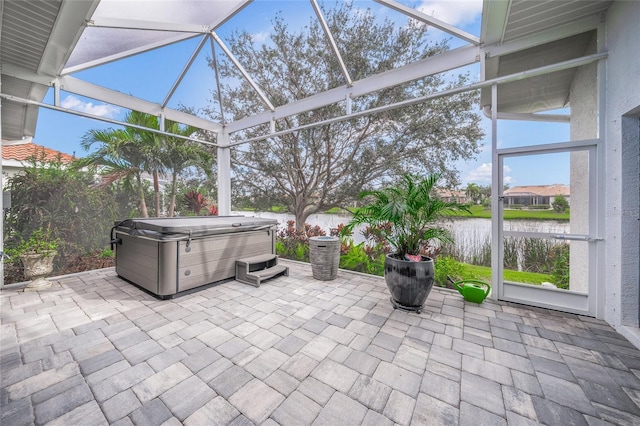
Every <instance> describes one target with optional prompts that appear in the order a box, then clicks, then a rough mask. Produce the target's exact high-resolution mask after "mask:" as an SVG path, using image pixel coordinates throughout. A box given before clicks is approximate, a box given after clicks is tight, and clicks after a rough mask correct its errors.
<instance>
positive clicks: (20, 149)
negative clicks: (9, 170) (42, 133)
mask: <svg viewBox="0 0 640 426" xmlns="http://www.w3.org/2000/svg"><path fill="white" fill-rule="evenodd" d="M34 157H35V158H36V159H37V160H44V161H45V162H50V161H56V160H58V159H59V160H60V161H61V162H62V163H65V164H67V163H70V162H72V161H73V160H75V157H74V156H73V155H69V154H65V153H64V152H60V151H56V150H55V149H51V148H47V147H44V146H42V145H36V144H35V143H33V142H29V143H25V144H17V145H3V146H2V159H3V160H17V161H25V160H28V159H30V158H34Z"/></svg>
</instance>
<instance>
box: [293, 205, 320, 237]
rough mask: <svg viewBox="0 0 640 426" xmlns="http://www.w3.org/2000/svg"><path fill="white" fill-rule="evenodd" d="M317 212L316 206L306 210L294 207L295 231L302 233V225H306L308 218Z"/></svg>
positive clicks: (305, 208) (301, 207)
mask: <svg viewBox="0 0 640 426" xmlns="http://www.w3.org/2000/svg"><path fill="white" fill-rule="evenodd" d="M317 212H318V208H317V207H316V206H313V207H311V208H307V207H303V206H299V207H296V210H295V213H294V215H295V220H296V231H304V224H305V223H306V221H307V219H308V218H309V216H311V215H312V214H313V213H317Z"/></svg>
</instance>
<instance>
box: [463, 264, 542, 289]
mask: <svg viewBox="0 0 640 426" xmlns="http://www.w3.org/2000/svg"><path fill="white" fill-rule="evenodd" d="M462 265H463V266H464V270H465V272H467V273H469V275H473V276H475V277H477V279H479V280H484V281H489V282H491V268H489V267H487V266H477V265H470V264H468V263H463V264H462ZM504 280H505V281H511V282H516V283H527V284H537V285H540V284H541V283H542V282H545V281H546V282H553V281H552V278H551V275H549V274H540V273H537V272H521V271H513V270H510V269H505V270H504Z"/></svg>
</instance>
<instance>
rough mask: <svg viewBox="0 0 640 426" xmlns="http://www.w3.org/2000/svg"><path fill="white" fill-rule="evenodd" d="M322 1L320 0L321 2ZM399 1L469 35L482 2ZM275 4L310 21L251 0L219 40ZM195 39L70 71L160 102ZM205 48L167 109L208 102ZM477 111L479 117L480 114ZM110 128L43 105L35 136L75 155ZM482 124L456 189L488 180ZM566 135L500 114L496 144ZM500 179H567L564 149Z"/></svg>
mask: <svg viewBox="0 0 640 426" xmlns="http://www.w3.org/2000/svg"><path fill="white" fill-rule="evenodd" d="M125 1H126V0H120V2H115V3H114V4H115V5H116V6H118V7H122V5H123V4H125ZM320 3H321V4H322V2H320ZM401 3H404V4H407V5H410V6H412V7H415V8H416V9H418V10H420V11H422V12H424V13H426V14H429V15H433V16H435V17H436V18H438V19H440V20H442V21H445V22H447V23H449V24H451V25H454V26H456V27H458V28H461V29H463V30H465V31H467V32H469V33H472V34H474V35H477V36H479V35H480V22H481V20H480V18H481V9H482V0H448V1H426V0H425V1H422V0H417V1H415V0H403V1H401ZM328 4H332V3H328ZM356 6H362V7H371V8H372V10H373V11H374V13H377V14H380V16H381V17H389V18H390V19H396V18H398V17H400V15H399V14H398V13H397V12H395V11H392V10H390V9H388V8H386V7H384V6H381V5H379V4H377V3H372V2H361V1H356ZM276 10H279V11H281V13H282V14H283V16H284V17H285V18H286V19H287V20H288V22H289V25H290V26H292V25H295V23H299V24H300V25H304V24H305V23H306V22H308V19H309V16H310V14H312V13H313V12H312V9H311V6H310V3H309V2H308V1H306V0H288V1H286V0H285V1H276V0H256V1H254V3H252V4H250V5H249V6H247V8H246V9H244V10H243V11H241V12H240V13H238V14H237V15H236V16H234V17H233V18H231V20H230V21H229V22H227V23H225V24H224V25H223V27H222V28H221V29H220V30H219V31H217V33H218V35H219V36H220V37H221V38H222V39H223V40H224V39H225V38H226V37H227V36H228V35H229V32H230V31H232V30H234V29H236V28H240V29H243V28H248V29H249V30H250V31H251V32H252V33H253V35H254V41H255V42H260V41H262V40H264V39H266V36H267V34H268V33H269V31H270V28H271V20H272V18H273V15H274V11H276ZM433 34H434V37H435V38H436V39H437V38H440V37H449V36H448V35H446V34H444V33H442V32H439V31H437V30H434V31H433ZM196 44H197V40H188V41H186V42H182V43H177V44H174V45H171V46H168V47H165V48H162V49H158V50H155V51H152V52H147V53H144V54H141V55H136V56H132V57H129V58H126V59H124V60H120V61H116V62H112V63H109V64H106V65H102V66H98V67H95V68H91V69H89V70H85V71H81V72H78V73H76V74H74V76H75V77H78V78H80V79H83V80H87V81H90V82H94V83H99V84H102V85H104V86H106V87H109V88H113V89H116V90H119V91H121V92H124V93H128V94H133V95H136V96H139V97H142V98H144V99H148V100H150V101H155V102H161V101H162V100H163V99H164V97H165V96H166V94H167V92H168V91H169V89H170V88H171V86H172V85H173V83H174V81H175V79H176V78H177V76H178V75H179V73H180V71H181V70H182V68H183V66H184V64H185V63H186V61H187V60H188V58H189V57H190V55H191V54H192V52H193V51H194V49H195V47H196ZM462 44H464V43H463V42H461V41H459V40H457V39H451V45H452V46H453V47H455V46H456V45H462ZM210 52H211V51H210V49H209V48H208V44H207V47H205V49H203V51H201V52H200V55H199V56H198V57H197V59H196V60H195V62H194V64H193V65H192V67H191V68H190V70H189V72H188V74H187V76H186V77H185V79H184V80H183V82H182V83H181V85H180V86H179V88H178V90H177V91H176V93H175V94H174V96H173V97H172V98H171V101H170V102H169V104H168V105H169V107H172V108H177V107H179V106H180V105H186V106H192V107H196V108H200V107H204V106H206V105H207V104H208V101H209V100H210V99H211V98H212V96H211V91H212V90H213V88H214V87H215V77H214V75H213V73H212V71H211V70H210V68H209V67H208V65H207V59H206V58H207V56H210ZM217 52H218V54H220V49H217ZM469 71H470V72H471V74H472V77H474V78H476V79H477V78H479V72H480V68H479V65H475V66H472V67H470V68H469ZM474 74H475V75H474ZM43 102H45V103H49V104H52V103H53V93H52V91H50V92H49V93H48V94H47V96H46V97H45V99H44V101H43ZM61 106H63V107H65V108H70V109H74V110H77V111H82V112H87V113H91V114H96V115H99V116H102V117H107V118H111V119H115V120H122V119H123V117H124V114H126V112H127V110H125V109H123V108H120V107H117V106H114V105H107V104H104V103H101V102H99V101H95V100H91V99H87V98H81V97H79V96H77V95H73V94H70V93H66V92H62V96H61ZM480 114H481V115H482V113H481V112H480ZM109 127H114V125H112V124H109V123H105V122H102V121H97V120H92V119H88V118H83V117H79V116H75V115H71V114H65V113H61V112H57V111H52V110H49V109H45V108H41V109H40V113H39V117H38V123H37V128H36V136H35V138H34V142H35V143H37V144H40V145H44V146H46V147H49V148H53V149H56V150H59V151H62V152H65V153H68V154H75V155H76V156H79V157H80V156H84V155H86V153H87V152H86V151H85V150H84V149H83V148H82V147H81V141H82V138H83V135H85V134H86V132H87V131H88V130H90V129H106V128H109ZM482 128H483V129H484V133H485V137H484V138H483V140H482V141H481V143H480V144H481V152H480V153H479V154H478V155H477V157H476V158H475V159H474V160H471V161H459V162H457V163H456V167H457V169H458V170H459V176H460V180H461V187H462V188H463V187H465V186H466V185H467V184H468V183H476V184H478V185H488V184H490V183H491V168H492V165H491V121H490V120H489V119H488V118H486V117H484V116H483V120H482ZM567 140H569V125H568V124H558V123H556V124H547V123H540V122H513V121H506V120H501V121H499V125H498V147H500V148H503V147H515V146H524V145H529V144H531V145H537V144H543V143H551V142H562V141H567ZM504 182H505V184H508V185H509V186H511V187H513V186H520V185H547V184H554V183H565V184H568V182H569V161H568V154H554V155H546V156H529V157H516V158H509V159H506V160H505V164H504Z"/></svg>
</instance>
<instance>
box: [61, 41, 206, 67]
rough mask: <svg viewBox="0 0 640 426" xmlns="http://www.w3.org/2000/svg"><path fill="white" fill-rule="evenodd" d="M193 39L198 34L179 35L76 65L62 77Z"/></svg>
mask: <svg viewBox="0 0 640 426" xmlns="http://www.w3.org/2000/svg"><path fill="white" fill-rule="evenodd" d="M193 37H198V34H195V35H194V34H188V33H186V34H178V35H176V36H175V37H170V38H167V39H163V40H160V41H157V42H155V43H149V44H145V45H144V46H140V47H136V48H134V49H129V50H126V51H124V52H120V53H116V54H114V55H110V56H106V57H104V58H99V59H96V60H94V61H89V62H85V63H82V64H78V65H75V66H73V67H68V68H65V69H63V70H62V72H61V73H60V75H68V74H73V73H75V72H78V71H82V70H86V69H89V68H93V67H97V66H98V65H104V64H107V63H109V62H114V61H117V60H120V59H124V58H128V57H129V56H133V55H137V54H139V53H144V52H148V51H149V50H153V49H157V48H159V47H163V46H168V45H170V44H174V43H178V42H181V41H184V40H188V39H190V38H193Z"/></svg>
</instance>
